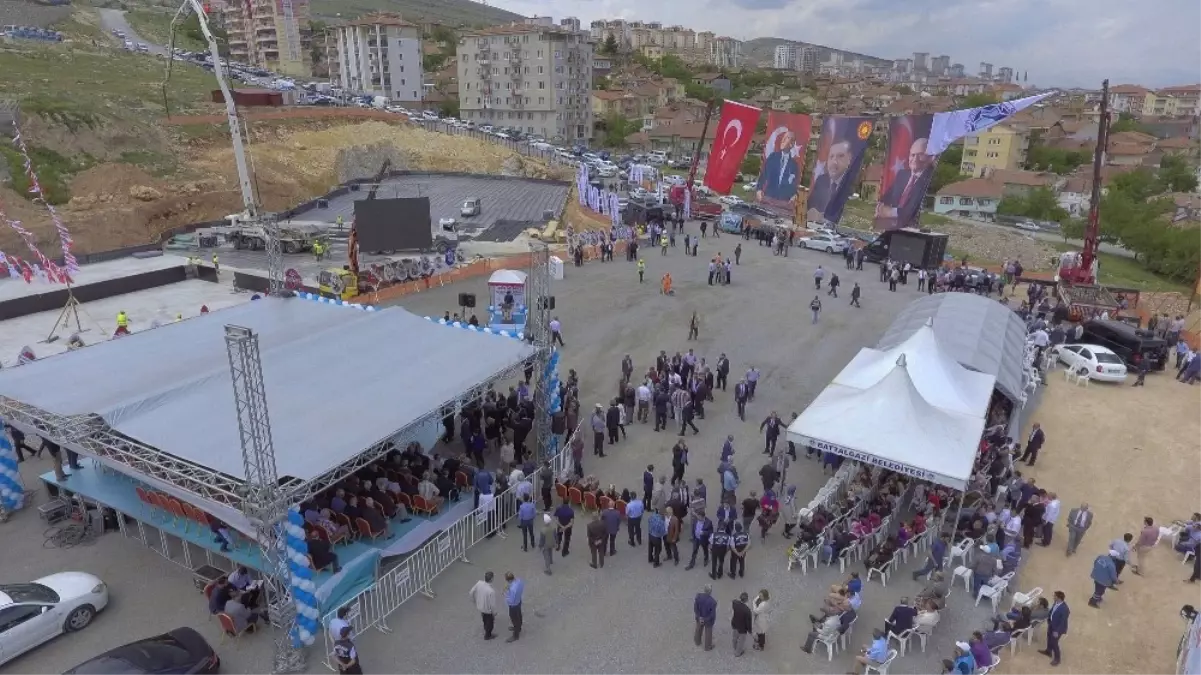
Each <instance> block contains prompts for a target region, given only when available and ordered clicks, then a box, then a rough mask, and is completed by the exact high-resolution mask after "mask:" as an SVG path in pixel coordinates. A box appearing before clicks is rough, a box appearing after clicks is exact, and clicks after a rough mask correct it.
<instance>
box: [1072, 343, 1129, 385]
mask: <svg viewBox="0 0 1201 675" xmlns="http://www.w3.org/2000/svg"><path fill="white" fill-rule="evenodd" d="M1056 351H1057V358H1058V359H1059V362H1060V363H1062V364H1064V365H1065V366H1067V368H1068V369H1069V370H1071V371H1072V372H1075V373H1079V372H1081V371H1082V370H1087V371H1088V377H1089V379H1090V380H1097V381H1099V382H1123V381H1125V380H1126V364H1125V363H1123V362H1122V358H1121V357H1120V356H1118V355H1117V354H1115V353H1114V352H1113V350H1112V349H1109V348H1107V347H1102V346H1100V345H1061V346H1059V347H1057V348H1056Z"/></svg>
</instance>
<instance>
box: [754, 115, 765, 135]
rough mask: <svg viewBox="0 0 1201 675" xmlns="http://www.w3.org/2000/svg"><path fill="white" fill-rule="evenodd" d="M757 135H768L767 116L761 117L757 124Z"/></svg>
mask: <svg viewBox="0 0 1201 675" xmlns="http://www.w3.org/2000/svg"><path fill="white" fill-rule="evenodd" d="M755 133H756V134H765V133H767V115H763V114H760V115H759V121H758V122H757V123H756V124H755Z"/></svg>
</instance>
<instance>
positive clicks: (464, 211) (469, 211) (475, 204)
mask: <svg viewBox="0 0 1201 675" xmlns="http://www.w3.org/2000/svg"><path fill="white" fill-rule="evenodd" d="M459 215H460V216H462V217H464V218H470V217H471V216H478V215H480V198H479V197H472V198H470V199H465V200H463V206H462V207H461V208H460V209H459Z"/></svg>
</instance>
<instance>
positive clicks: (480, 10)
mask: <svg viewBox="0 0 1201 675" xmlns="http://www.w3.org/2000/svg"><path fill="white" fill-rule="evenodd" d="M310 8H311V9H310V11H311V12H312V15H313V18H314V19H320V20H323V21H337V20H339V19H341V20H347V19H353V18H355V17H357V16H361V15H363V14H370V13H371V12H397V13H399V14H400V15H401V16H402V17H404V18H405V19H408V20H409V21H414V22H423V21H428V22H431V23H442V24H447V25H449V26H453V27H458V26H488V25H494V24H498V23H510V22H512V21H521V20H522V19H524V18H525V17H523V16H522V15H520V14H517V13H515V12H510V11H508V10H504V9H501V8H499V7H490V6H488V5H485V4H483V3H480V2H475V1H474V0H312V3H311V4H310Z"/></svg>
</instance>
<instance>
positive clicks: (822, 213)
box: [809, 140, 855, 221]
mask: <svg viewBox="0 0 1201 675" xmlns="http://www.w3.org/2000/svg"><path fill="white" fill-rule="evenodd" d="M854 159H855V156H854V153H853V152H852V150H851V142H850V141H848V140H841V141H835V142H834V143H833V144H832V145H831V146H830V151H829V152H828V153H827V154H826V163H825V170H824V171H823V172H822V173H821V175H819V176H817V177H816V178H815V179H814V180H813V190H811V191H810V192H809V219H810V220H816V221H821V220H831V221H833V220H837V218H834V217H833V216H837V215H839V212H840V211H841V210H842V206H843V205H844V202H845V201H846V200H845V199H843V196H844V194H845V193H846V192H847V191H848V190H850V189H851V188H852V186H851V185H849V184H848V182H849V180H850V179H851V178H852V176H850V175H849V174H850V168H851V164H852V163H853V161H854Z"/></svg>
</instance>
